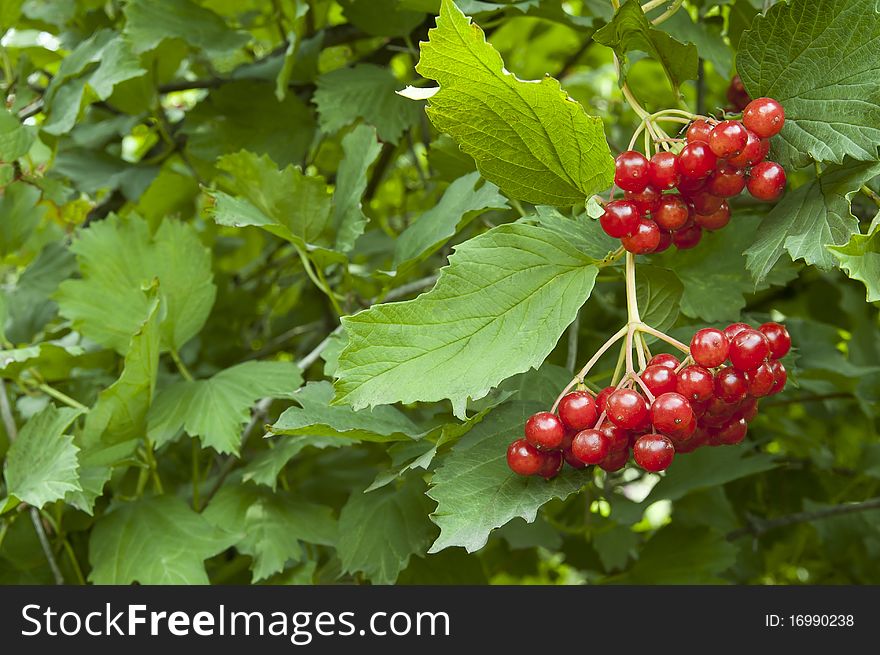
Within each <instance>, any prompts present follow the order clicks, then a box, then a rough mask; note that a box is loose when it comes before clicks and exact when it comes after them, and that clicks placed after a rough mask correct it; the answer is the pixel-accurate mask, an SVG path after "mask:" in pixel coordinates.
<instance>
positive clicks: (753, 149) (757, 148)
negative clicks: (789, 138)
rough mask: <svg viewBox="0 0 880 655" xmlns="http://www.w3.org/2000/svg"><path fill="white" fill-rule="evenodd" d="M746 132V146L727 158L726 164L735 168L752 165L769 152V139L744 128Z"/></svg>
mask: <svg viewBox="0 0 880 655" xmlns="http://www.w3.org/2000/svg"><path fill="white" fill-rule="evenodd" d="M746 133H747V134H748V140H747V141H746V147H745V148H743V149H742V152H740V153H739V154H738V155H736V156H735V157H731V158H730V159H728V160H727V163H728V164H731V165H732V166H736V167H737V168H747V167H749V166H753V165H754V164H757V163H758V162H759V161H761V160H762V159H764V158H765V157H766V156H767V154H768V153H769V152H770V140H769V139H762V138H761V137H759V136H758V135H757V134H755V133H754V132H752V131H751V130H746Z"/></svg>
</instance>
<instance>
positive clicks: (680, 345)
mask: <svg viewBox="0 0 880 655" xmlns="http://www.w3.org/2000/svg"><path fill="white" fill-rule="evenodd" d="M636 329H637V330H638V331H639V332H644V333H645V334H650V335H651V336H652V337H657V338H658V339H661V340H663V341H665V342H666V343H668V344H670V345H673V346H675V347H676V348H678V349H679V350H680V351H682V352H685V353H688V354H690V352H691V349H690V348H688V347H687V346H686V345H684V344H683V343H682V342H681V341H679V340H678V339H673V338H672V337H670V336H669V335H668V334H665V333H663V332H661V331H660V330H656V329H654V328H652V327H651V326H650V325H645V324H644V323H640V324H639V325H637V326H636Z"/></svg>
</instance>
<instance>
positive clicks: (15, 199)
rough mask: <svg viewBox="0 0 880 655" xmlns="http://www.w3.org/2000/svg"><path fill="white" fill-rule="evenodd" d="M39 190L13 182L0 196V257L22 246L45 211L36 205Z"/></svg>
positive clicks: (38, 198)
mask: <svg viewBox="0 0 880 655" xmlns="http://www.w3.org/2000/svg"><path fill="white" fill-rule="evenodd" d="M39 201H40V190H39V189H38V188H37V187H35V186H32V185H30V184H25V183H24V182H13V183H12V184H10V185H8V186H7V187H6V188H5V189H4V190H3V195H2V196H0V257H2V256H6V255H8V254H10V253H13V252H15V251H16V250H18V249H19V248H21V247H22V246H23V245H24V242H25V241H27V239H28V237H29V236H30V235H31V233H32V232H33V231H34V229H35V228H36V227H37V225H38V224H39V222H40V219H41V218H42V217H43V214H45V213H46V210H45V209H44V208H43V207H42V206H39V205H37V203H38V202H39Z"/></svg>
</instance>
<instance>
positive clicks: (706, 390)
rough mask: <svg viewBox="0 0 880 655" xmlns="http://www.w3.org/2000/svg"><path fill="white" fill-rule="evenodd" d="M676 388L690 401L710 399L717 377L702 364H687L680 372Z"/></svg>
mask: <svg viewBox="0 0 880 655" xmlns="http://www.w3.org/2000/svg"><path fill="white" fill-rule="evenodd" d="M675 390H676V391H677V392H678V393H680V394H681V395H682V396H684V397H685V398H687V399H688V400H689V401H698V402H702V401H705V400H709V399H710V398H712V393H713V392H714V390H715V378H714V377H713V376H712V373H711V372H710V371H709V370H708V369H706V368H703V367H702V366H698V365H697V364H694V365H692V366H686V367H685V368H683V369H682V370H681V371H679V373H678V377H677V379H676V386H675Z"/></svg>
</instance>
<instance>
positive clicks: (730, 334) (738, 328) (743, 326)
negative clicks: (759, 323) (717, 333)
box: [723, 323, 752, 341]
mask: <svg viewBox="0 0 880 655" xmlns="http://www.w3.org/2000/svg"><path fill="white" fill-rule="evenodd" d="M751 329H752V326H751V325H749V324H748V323H731V324H730V325H728V326H727V327H726V328H724V330H723V332H724V336H725V337H727V339H728V341H733V338H734V337H735V336H736V335H738V334H739V333H740V332H742V331H743V330H751Z"/></svg>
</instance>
